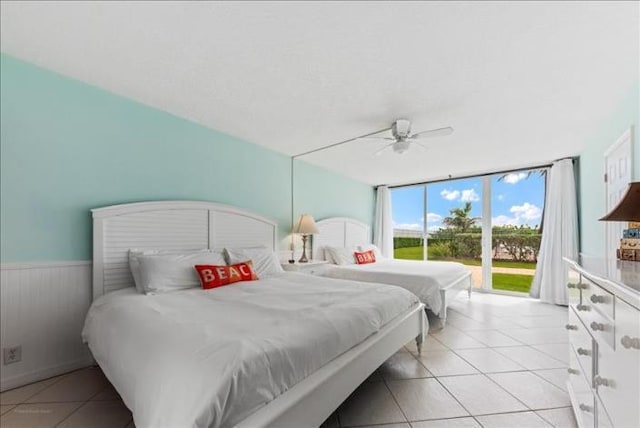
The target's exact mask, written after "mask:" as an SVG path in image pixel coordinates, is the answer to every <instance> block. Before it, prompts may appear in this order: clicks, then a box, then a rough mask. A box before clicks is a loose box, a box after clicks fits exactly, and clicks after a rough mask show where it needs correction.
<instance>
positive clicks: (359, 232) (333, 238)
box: [313, 217, 371, 260]
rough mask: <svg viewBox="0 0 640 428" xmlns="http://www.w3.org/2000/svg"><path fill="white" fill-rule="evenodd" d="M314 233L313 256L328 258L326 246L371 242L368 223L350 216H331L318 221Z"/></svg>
mask: <svg viewBox="0 0 640 428" xmlns="http://www.w3.org/2000/svg"><path fill="white" fill-rule="evenodd" d="M316 227H317V228H318V233H317V234H315V235H313V257H314V258H315V259H318V260H326V258H325V255H324V247H355V246H358V245H365V244H370V243H371V228H370V227H369V225H368V224H366V223H363V222H361V221H358V220H355V219H352V218H348V217H330V218H325V219H323V220H320V221H317V222H316Z"/></svg>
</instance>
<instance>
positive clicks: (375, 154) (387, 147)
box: [373, 143, 395, 156]
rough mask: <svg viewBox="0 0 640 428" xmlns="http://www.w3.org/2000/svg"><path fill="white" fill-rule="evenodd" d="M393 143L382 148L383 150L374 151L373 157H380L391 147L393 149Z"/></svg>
mask: <svg viewBox="0 0 640 428" xmlns="http://www.w3.org/2000/svg"><path fill="white" fill-rule="evenodd" d="M394 144H395V143H391V144H387V145H386V146H384V147H383V148H381V149H380V150H378V151H376V152H375V153H374V154H373V156H380V155H381V154H382V152H384V151H385V150H387V149H390V148H391V147H393V145H394Z"/></svg>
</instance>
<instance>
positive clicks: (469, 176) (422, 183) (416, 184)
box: [375, 156, 577, 189]
mask: <svg viewBox="0 0 640 428" xmlns="http://www.w3.org/2000/svg"><path fill="white" fill-rule="evenodd" d="M564 159H571V160H572V161H574V162H575V160H576V159H577V157H575V156H568V157H566V158H560V159H556V160H554V161H552V162H551V163H548V164H542V165H534V166H527V167H522V168H516V169H505V170H501V171H492V172H485V173H482V174H471V175H462V176H459V177H453V176H451V175H449V176H448V177H447V178H440V179H437V180H430V181H418V182H415V183H406V184H394V185H393V186H388V188H389V189H395V188H397V187H409V186H420V185H424V184H432V183H441V182H443V181H451V180H464V179H466V178H476V177H486V176H488V175H495V174H507V173H510V172H520V171H527V170H530V169H542V168H550V167H551V166H552V165H553V162H558V161H561V160H564ZM380 186H384V184H378V185H377V186H375V187H376V188H378V187H380Z"/></svg>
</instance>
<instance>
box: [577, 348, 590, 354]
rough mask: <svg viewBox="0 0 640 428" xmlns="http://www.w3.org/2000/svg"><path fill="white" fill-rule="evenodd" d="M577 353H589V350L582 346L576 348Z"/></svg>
mask: <svg viewBox="0 0 640 428" xmlns="http://www.w3.org/2000/svg"><path fill="white" fill-rule="evenodd" d="M577 351H578V355H591V351H589V350H588V349H584V348H578V349H577Z"/></svg>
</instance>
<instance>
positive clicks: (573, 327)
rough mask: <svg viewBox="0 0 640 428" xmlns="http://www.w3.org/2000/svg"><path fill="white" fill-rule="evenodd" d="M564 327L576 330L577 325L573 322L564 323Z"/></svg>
mask: <svg viewBox="0 0 640 428" xmlns="http://www.w3.org/2000/svg"><path fill="white" fill-rule="evenodd" d="M564 328H566V329H567V330H577V329H578V326H577V325H575V324H566V325H565V326H564Z"/></svg>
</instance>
